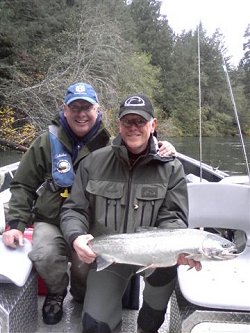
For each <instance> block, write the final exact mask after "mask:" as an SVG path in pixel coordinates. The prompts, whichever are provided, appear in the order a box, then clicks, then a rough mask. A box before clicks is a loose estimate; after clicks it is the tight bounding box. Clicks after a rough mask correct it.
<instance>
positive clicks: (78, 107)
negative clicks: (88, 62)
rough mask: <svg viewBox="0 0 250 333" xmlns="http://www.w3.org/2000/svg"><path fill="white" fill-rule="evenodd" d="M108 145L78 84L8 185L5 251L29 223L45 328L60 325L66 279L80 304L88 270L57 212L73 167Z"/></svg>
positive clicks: (86, 89)
mask: <svg viewBox="0 0 250 333" xmlns="http://www.w3.org/2000/svg"><path fill="white" fill-rule="evenodd" d="M109 144H110V134H109V133H108V131H107V130H106V129H105V127H104V125H103V122H102V114H101V112H100V109H99V102H98V97H97V94H96V92H95V90H94V88H93V87H92V86H91V85H90V84H87V83H84V82H79V83H75V84H72V85H71V86H69V87H68V89H67V92H66V96H65V101H64V105H63V108H62V109H61V110H60V112H59V114H58V115H57V116H56V117H55V119H54V120H53V121H52V124H51V125H50V126H49V129H48V131H46V132H45V133H43V134H42V135H41V136H39V137H38V138H37V139H36V140H35V141H34V142H33V144H32V145H31V147H30V148H29V150H28V151H27V152H26V153H25V154H24V156H23V158H22V161H21V163H20V165H19V168H18V170H17V172H16V174H15V177H14V179H13V181H12V183H11V186H10V190H11V193H12V196H11V199H10V202H9V213H8V217H7V222H8V227H7V229H8V230H6V232H5V233H4V234H3V241H4V243H5V244H6V245H7V246H11V247H16V245H21V246H22V245H23V233H24V231H25V228H26V227H27V226H29V225H30V224H34V232H33V248H32V251H31V252H30V254H29V257H30V259H31V260H32V262H33V264H34V266H35V268H36V270H37V272H38V273H39V275H40V276H41V277H42V279H43V280H44V281H45V284H46V287H47V290H48V294H47V296H46V298H45V301H44V304H43V308H42V314H43V320H44V322H45V323H46V324H49V325H53V324H57V323H58V322H59V321H60V320H61V318H62V315H63V300H64V297H65V295H66V293H67V286H68V283H69V278H70V292H71V294H72V296H73V298H74V299H75V300H76V301H80V302H82V301H83V298H84V293H85V281H86V275H87V273H88V265H82V264H80V261H79V258H78V256H77V255H76V253H75V251H71V247H69V246H68V245H67V243H66V242H65V240H64V237H63V235H62V233H61V230H60V228H59V212H60V208H61V205H62V203H63V201H64V200H65V198H67V196H68V194H69V192H70V190H71V186H72V183H73V180H74V178H75V171H76V169H77V167H78V164H79V162H80V161H81V160H82V159H84V158H85V157H86V156H87V155H88V154H89V153H90V152H91V151H94V150H96V149H98V148H101V147H104V146H106V145H109ZM167 150H170V153H171V152H172V151H173V149H172V146H171V145H170V146H168V149H165V147H162V152H163V153H164V152H166V151H167ZM99 168H100V169H101V168H102V166H101V165H100V166H99ZM69 261H70V262H71V266H70V277H69V275H68V272H67V271H68V262H69Z"/></svg>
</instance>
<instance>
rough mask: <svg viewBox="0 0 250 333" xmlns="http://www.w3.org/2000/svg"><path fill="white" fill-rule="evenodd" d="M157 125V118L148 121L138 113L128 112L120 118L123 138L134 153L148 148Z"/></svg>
mask: <svg viewBox="0 0 250 333" xmlns="http://www.w3.org/2000/svg"><path fill="white" fill-rule="evenodd" d="M155 127H156V119H155V118H152V120H149V121H147V120H145V119H144V118H143V117H141V116H138V115H136V114H128V115H126V116H124V117H122V118H121V119H120V120H119V129H120V134H121V137H122V140H123V141H124V143H125V145H126V147H127V148H128V150H129V151H130V152H131V153H133V154H139V153H141V152H143V151H144V150H145V149H146V148H147V145H148V140H149V137H150V134H151V133H153V132H154V130H155Z"/></svg>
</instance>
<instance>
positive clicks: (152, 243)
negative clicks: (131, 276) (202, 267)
mask: <svg viewBox="0 0 250 333" xmlns="http://www.w3.org/2000/svg"><path fill="white" fill-rule="evenodd" d="M142 230H144V229H142ZM89 246H90V247H91V249H92V250H93V251H94V252H95V253H96V254H97V258H96V263H97V270H98V271H100V270H102V269H104V268H106V267H108V266H109V265H111V264H113V263H120V264H130V265H137V266H142V268H141V269H139V270H138V272H141V271H143V270H146V269H149V270H148V271H150V270H151V269H155V268H156V267H169V266H173V265H175V264H176V263H177V259H178V256H179V254H181V253H185V254H187V257H188V258H190V259H194V260H198V261H201V260H207V259H210V260H211V259H214V260H217V259H219V260H226V259H232V258H234V257H235V256H237V254H236V252H237V249H236V246H235V244H234V243H232V242H231V241H229V240H227V239H225V238H223V237H221V236H219V235H217V234H213V233H210V232H207V231H203V230H199V229H160V228H152V229H150V230H147V229H146V231H140V232H136V233H128V234H115V235H108V236H98V237H95V238H94V239H92V240H91V241H90V242H89Z"/></svg>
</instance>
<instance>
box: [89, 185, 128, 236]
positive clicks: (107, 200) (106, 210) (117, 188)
mask: <svg viewBox="0 0 250 333" xmlns="http://www.w3.org/2000/svg"><path fill="white" fill-rule="evenodd" d="M86 191H87V192H88V193H89V195H90V197H89V199H90V201H92V202H91V204H92V207H94V209H93V211H92V214H93V221H92V222H93V223H94V225H95V228H98V229H99V230H100V229H102V230H105V229H109V232H110V231H114V232H117V231H119V230H120V227H121V226H120V224H121V221H122V216H121V214H122V209H123V208H122V206H123V202H124V184H122V183H116V182H111V181H100V180H96V181H95V180H90V181H89V182H88V184H87V187H86ZM103 227H104V228H103Z"/></svg>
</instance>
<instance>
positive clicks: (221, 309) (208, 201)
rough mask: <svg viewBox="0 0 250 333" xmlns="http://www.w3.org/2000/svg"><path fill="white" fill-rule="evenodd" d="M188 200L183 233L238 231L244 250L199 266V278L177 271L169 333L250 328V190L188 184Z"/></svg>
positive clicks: (190, 272)
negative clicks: (203, 326)
mask: <svg viewBox="0 0 250 333" xmlns="http://www.w3.org/2000/svg"><path fill="white" fill-rule="evenodd" d="M188 194H189V228H200V227H201V228H211V229H214V230H216V229H217V228H221V229H233V230H241V231H242V232H244V234H245V235H246V238H245V246H244V249H243V250H242V252H241V253H240V254H239V256H237V257H236V258H234V259H230V260H223V261H221V260H218V261H212V260H211V261H209V260H208V261H203V262H202V270H201V271H199V272H197V271H196V270H195V269H189V267H188V266H183V265H182V266H179V267H178V287H177V288H176V292H175V293H174V295H173V297H172V301H171V302H172V303H171V315H170V322H171V323H170V327H171V329H170V332H175V333H177V332H185V333H186V332H191V330H192V328H193V327H194V326H195V325H197V324H199V323H201V322H224V323H225V322H228V323H229V322H231V323H241V324H242V323H243V324H244V323H245V324H248V325H250V297H249V295H250V274H249V269H250V187H249V186H247V185H239V184H228V183H220V182H218V183H190V184H188ZM173 309H174V310H173ZM176 314H178V315H177V317H178V320H177V318H176ZM171 316H172V318H171ZM173 323H174V324H173ZM177 323H178V324H177ZM173 325H174V326H173ZM176 325H177V326H178V328H177V326H176ZM183 327H185V329H183Z"/></svg>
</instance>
